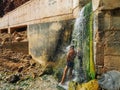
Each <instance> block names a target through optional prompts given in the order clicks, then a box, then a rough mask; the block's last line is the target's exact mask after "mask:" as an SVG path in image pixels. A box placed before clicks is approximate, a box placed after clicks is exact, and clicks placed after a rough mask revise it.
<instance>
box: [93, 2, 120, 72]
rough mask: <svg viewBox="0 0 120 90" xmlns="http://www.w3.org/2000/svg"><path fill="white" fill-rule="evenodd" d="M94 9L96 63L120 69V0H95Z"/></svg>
mask: <svg viewBox="0 0 120 90" xmlns="http://www.w3.org/2000/svg"><path fill="white" fill-rule="evenodd" d="M93 10H94V35H95V39H94V42H95V46H96V47H94V48H96V50H95V51H96V52H95V55H96V57H95V58H96V60H95V61H96V65H97V67H98V68H99V66H100V67H106V68H107V69H108V70H119V71H120V37H119V36H120V1H119V0H115V1H113V0H109V1H108V0H93ZM99 69H100V68H99Z"/></svg>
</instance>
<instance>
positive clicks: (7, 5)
mask: <svg viewBox="0 0 120 90" xmlns="http://www.w3.org/2000/svg"><path fill="white" fill-rule="evenodd" d="M27 1H29V0H0V16H1V17H2V16H3V15H4V14H6V13H7V12H10V11H11V10H13V9H15V8H17V7H18V6H20V5H22V4H24V3H25V2H27Z"/></svg>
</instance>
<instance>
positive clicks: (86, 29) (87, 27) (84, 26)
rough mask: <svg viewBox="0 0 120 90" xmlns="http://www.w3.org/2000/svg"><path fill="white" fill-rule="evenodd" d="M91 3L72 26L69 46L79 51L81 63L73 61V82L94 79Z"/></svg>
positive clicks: (84, 8)
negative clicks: (73, 46)
mask: <svg viewBox="0 0 120 90" xmlns="http://www.w3.org/2000/svg"><path fill="white" fill-rule="evenodd" d="M92 21H93V20H92V3H89V4H87V5H86V6H85V7H83V8H82V9H81V11H80V13H79V17H78V18H77V19H76V21H75V24H74V31H73V35H72V41H71V44H74V45H75V47H76V49H77V52H79V51H80V53H79V54H80V56H81V57H82V61H81V60H80V59H79V58H78V56H77V58H76V59H75V76H76V77H75V81H76V82H80V83H82V82H86V81H89V80H91V79H94V78H95V70H94V60H93V44H92V43H93V31H92V26H93V25H92Z"/></svg>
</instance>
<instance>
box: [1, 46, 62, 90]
mask: <svg viewBox="0 0 120 90" xmlns="http://www.w3.org/2000/svg"><path fill="white" fill-rule="evenodd" d="M57 84H58V82H57V81H56V80H55V79H54V78H53V76H52V75H50V74H49V73H45V67H44V68H43V67H42V66H41V65H40V64H38V63H37V62H35V61H34V60H33V59H32V57H31V56H30V55H25V54H23V53H18V52H14V51H11V50H10V49H5V48H4V49H3V48H2V49H0V90H61V89H60V88H59V89H58V87H57Z"/></svg>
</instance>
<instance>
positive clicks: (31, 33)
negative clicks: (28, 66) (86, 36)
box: [28, 20, 73, 65]
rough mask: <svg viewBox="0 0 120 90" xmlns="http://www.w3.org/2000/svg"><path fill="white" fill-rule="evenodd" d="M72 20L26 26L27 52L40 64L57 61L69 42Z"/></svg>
mask: <svg viewBox="0 0 120 90" xmlns="http://www.w3.org/2000/svg"><path fill="white" fill-rule="evenodd" d="M72 30H73V20H66V21H59V22H48V23H38V24H31V25H29V28H28V39H29V53H30V54H31V55H32V56H33V58H35V59H36V60H37V61H38V62H40V63H41V64H42V65H46V63H47V62H51V61H57V60H58V59H59V58H61V56H58V54H60V53H62V54H65V53H66V52H64V51H65V49H66V47H67V46H68V45H69V44H70V41H71V34H72Z"/></svg>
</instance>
